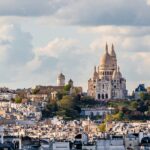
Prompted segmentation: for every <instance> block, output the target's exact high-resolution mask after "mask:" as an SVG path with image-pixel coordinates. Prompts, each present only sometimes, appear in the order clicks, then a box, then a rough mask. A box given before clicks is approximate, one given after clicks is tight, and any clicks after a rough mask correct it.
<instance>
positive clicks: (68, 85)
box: [64, 84, 71, 92]
mask: <svg viewBox="0 0 150 150" xmlns="http://www.w3.org/2000/svg"><path fill="white" fill-rule="evenodd" d="M70 88H71V85H70V84H67V85H65V86H64V91H66V92H69V91H70Z"/></svg>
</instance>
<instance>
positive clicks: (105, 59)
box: [100, 44, 113, 69]
mask: <svg viewBox="0 0 150 150" xmlns="http://www.w3.org/2000/svg"><path fill="white" fill-rule="evenodd" d="M112 64H113V59H112V56H111V55H110V54H109V53H108V46H107V44H106V50H105V54H104V55H103V56H102V58H101V60H100V67H101V68H108V69H110V68H111V67H112Z"/></svg>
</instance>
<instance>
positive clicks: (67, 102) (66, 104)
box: [59, 96, 75, 109]
mask: <svg viewBox="0 0 150 150" xmlns="http://www.w3.org/2000/svg"><path fill="white" fill-rule="evenodd" d="M74 104H75V101H74V99H73V98H72V97H71V96H63V98H62V99H61V100H60V103H59V105H60V107H62V108H67V109H69V108H73V107H74Z"/></svg>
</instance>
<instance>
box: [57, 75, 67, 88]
mask: <svg viewBox="0 0 150 150" xmlns="http://www.w3.org/2000/svg"><path fill="white" fill-rule="evenodd" d="M57 86H65V76H64V75H63V74H62V73H60V74H59V75H58V77H57Z"/></svg>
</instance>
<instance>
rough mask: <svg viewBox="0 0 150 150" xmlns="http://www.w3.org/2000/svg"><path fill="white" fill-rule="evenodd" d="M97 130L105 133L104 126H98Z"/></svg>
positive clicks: (103, 124)
mask: <svg viewBox="0 0 150 150" xmlns="http://www.w3.org/2000/svg"><path fill="white" fill-rule="evenodd" d="M98 129H99V131H100V132H105V131H106V124H105V123H102V124H100V125H99V126H98Z"/></svg>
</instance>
